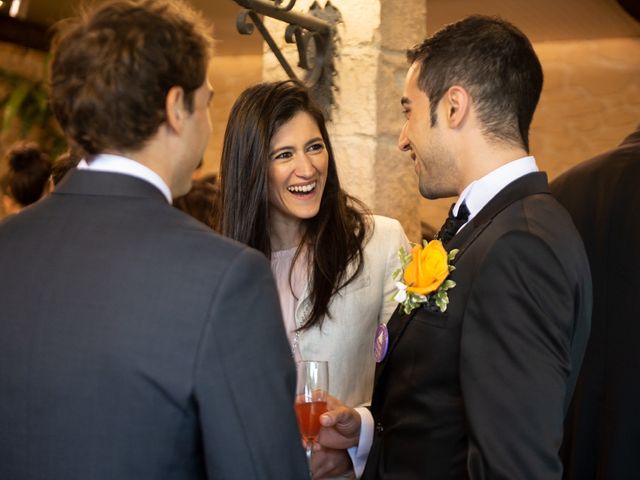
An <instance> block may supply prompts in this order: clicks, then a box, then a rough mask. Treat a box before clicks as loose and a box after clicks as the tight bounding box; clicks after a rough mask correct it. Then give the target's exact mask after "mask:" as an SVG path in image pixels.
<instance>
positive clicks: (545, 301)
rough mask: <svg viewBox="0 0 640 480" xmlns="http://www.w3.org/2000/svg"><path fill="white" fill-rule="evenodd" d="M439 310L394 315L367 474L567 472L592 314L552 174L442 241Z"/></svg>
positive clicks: (579, 251) (515, 190)
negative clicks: (443, 287) (569, 433)
mask: <svg viewBox="0 0 640 480" xmlns="http://www.w3.org/2000/svg"><path fill="white" fill-rule="evenodd" d="M446 248H447V250H451V249H454V248H457V249H459V250H460V251H459V253H458V255H457V257H456V259H455V262H454V264H455V267H456V270H454V271H453V272H452V274H451V276H450V278H451V279H452V280H454V281H455V282H456V283H457V285H456V286H455V287H454V288H453V289H451V290H449V301H450V302H449V306H448V309H447V311H446V312H445V313H440V312H437V313H432V312H429V311H428V310H427V309H426V308H424V307H422V308H419V309H417V310H414V311H413V312H412V313H411V314H410V315H404V314H402V313H401V311H400V309H398V310H396V312H395V313H394V315H393V316H392V318H391V320H390V321H389V324H388V328H389V332H390V347H389V351H388V353H387V356H386V358H385V360H384V361H383V362H382V363H380V364H379V365H378V367H377V370H376V383H375V387H374V392H373V401H372V406H371V409H372V413H373V416H374V419H375V421H376V426H375V433H374V440H373V446H372V449H371V452H370V455H369V458H368V462H367V465H366V468H365V473H364V477H363V478H365V479H374V478H375V479H398V480H400V479H402V480H411V479H430V480H431V479H466V478H472V479H489V478H491V479H497V478H500V479H511V480H513V479H519V480H520V479H527V478H531V479H533V478H535V479H544V480H550V479H553V478H560V476H561V470H562V467H561V464H560V459H559V456H558V449H559V447H560V442H561V439H562V421H563V418H564V411H565V407H566V405H567V404H568V400H569V396H570V395H571V391H572V388H573V385H574V381H575V377H576V371H577V369H578V367H579V365H580V362H581V359H582V355H583V351H584V348H585V345H586V340H587V335H588V329H589V317H590V308H591V284H590V281H589V268H588V264H587V259H586V256H585V254H584V249H583V246H582V242H581V241H580V238H579V237H578V234H577V232H576V231H575V228H574V226H573V225H572V223H571V219H570V218H569V216H568V214H567V213H566V211H564V209H563V208H562V207H561V206H560V205H558V204H557V202H556V201H555V200H554V199H553V198H552V197H551V195H549V191H548V185H547V180H546V175H545V174H544V173H532V174H529V175H526V176H524V177H522V178H520V179H518V180H516V181H514V182H513V183H511V184H510V185H508V186H507V187H506V188H505V189H504V190H502V191H501V192H500V193H499V194H498V195H497V196H496V197H495V198H493V199H492V200H491V201H490V202H489V203H488V204H487V205H486V206H485V208H484V209H483V210H482V211H480V212H479V213H478V214H477V216H476V217H474V218H473V219H472V220H471V222H470V223H469V224H467V225H466V226H465V227H464V228H463V229H462V230H461V231H460V232H459V233H458V234H457V235H456V236H455V237H454V238H453V239H452V240H451V242H450V243H449V245H447V246H446Z"/></svg>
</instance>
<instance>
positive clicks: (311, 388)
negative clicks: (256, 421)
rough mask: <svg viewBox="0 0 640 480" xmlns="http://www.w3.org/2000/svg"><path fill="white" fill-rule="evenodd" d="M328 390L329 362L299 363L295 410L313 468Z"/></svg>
mask: <svg viewBox="0 0 640 480" xmlns="http://www.w3.org/2000/svg"><path fill="white" fill-rule="evenodd" d="M327 390H329V366H328V364H327V362H325V361H315V360H311V361H302V362H298V383H297V388H296V403H295V409H296V416H297V417H298V426H299V428H300V434H301V435H302V439H303V440H304V445H305V448H306V451H307V460H308V461H309V466H311V452H312V450H313V442H314V441H315V439H316V438H317V437H318V433H320V415H322V414H323V413H324V412H326V411H327Z"/></svg>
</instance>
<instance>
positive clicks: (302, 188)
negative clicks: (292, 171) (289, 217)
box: [287, 182, 317, 193]
mask: <svg viewBox="0 0 640 480" xmlns="http://www.w3.org/2000/svg"><path fill="white" fill-rule="evenodd" d="M316 183H317V182H313V183H310V184H309V185H294V186H291V187H288V188H287V190H289V191H290V192H292V193H309V192H310V191H311V190H313V189H314V188H316Z"/></svg>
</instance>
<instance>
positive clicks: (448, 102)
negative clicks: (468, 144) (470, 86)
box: [444, 85, 471, 128]
mask: <svg viewBox="0 0 640 480" xmlns="http://www.w3.org/2000/svg"><path fill="white" fill-rule="evenodd" d="M444 100H445V106H446V109H447V110H446V115H447V117H446V118H447V123H448V125H449V127H451V128H458V127H459V126H460V125H461V124H462V122H463V121H464V119H465V118H466V117H467V115H469V110H470V109H471V97H470V96H469V92H467V90H465V89H464V88H463V87H461V86H459V85H454V86H452V87H449V90H447V92H446V93H445V94H444Z"/></svg>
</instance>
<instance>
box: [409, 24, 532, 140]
mask: <svg viewBox="0 0 640 480" xmlns="http://www.w3.org/2000/svg"><path fill="white" fill-rule="evenodd" d="M407 58H408V59H409V62H411V63H414V62H418V63H419V64H420V73H419V79H418V86H419V88H420V89H421V90H422V91H424V92H425V93H426V94H427V97H429V101H430V103H431V124H432V126H433V125H435V123H436V121H437V115H436V109H437V106H438V103H439V102H440V100H441V99H442V96H443V95H444V94H445V93H446V91H447V90H448V89H449V88H450V87H452V86H454V85H459V86H461V87H463V88H465V89H466V90H467V91H468V92H469V94H470V95H471V97H472V99H473V103H474V105H475V108H476V111H477V113H478V117H479V119H480V121H481V122H482V125H483V128H484V134H485V135H487V136H489V137H493V138H494V139H496V140H500V141H505V142H508V143H511V144H516V145H521V146H523V147H524V148H525V149H526V150H527V151H528V150H529V126H530V125H531V120H532V118H533V112H534V111H535V109H536V105H537V104H538V100H539V99H540V92H541V91H542V79H543V75H542V66H541V65H540V61H539V60H538V57H537V55H536V53H535V52H534V50H533V47H532V46H531V42H530V41H529V39H528V38H527V37H526V36H525V35H524V33H522V32H521V31H520V30H519V29H518V28H516V27H515V26H513V25H512V24H510V23H508V22H506V21H504V20H501V19H499V18H494V17H485V16H481V15H474V16H471V17H467V18H465V19H464V20H461V21H459V22H456V23H453V24H451V25H448V26H447V27H445V28H444V29H442V30H440V31H439V32H437V33H435V34H434V35H433V36H432V37H430V38H427V39H426V40H425V41H424V42H422V43H421V44H420V45H417V46H416V47H414V48H413V49H411V50H409V51H408V52H407Z"/></svg>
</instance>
